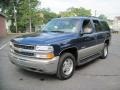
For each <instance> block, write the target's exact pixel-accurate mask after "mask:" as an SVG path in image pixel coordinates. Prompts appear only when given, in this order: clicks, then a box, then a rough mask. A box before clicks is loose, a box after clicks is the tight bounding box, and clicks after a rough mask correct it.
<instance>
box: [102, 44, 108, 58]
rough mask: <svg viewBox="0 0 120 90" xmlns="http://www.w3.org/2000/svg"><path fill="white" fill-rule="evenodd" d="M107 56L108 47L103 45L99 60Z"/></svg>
mask: <svg viewBox="0 0 120 90" xmlns="http://www.w3.org/2000/svg"><path fill="white" fill-rule="evenodd" d="M107 56H108V45H107V44H105V45H104V48H103V51H102V55H101V58H102V59H105V58H106V57H107Z"/></svg>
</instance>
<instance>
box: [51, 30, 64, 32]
mask: <svg viewBox="0 0 120 90" xmlns="http://www.w3.org/2000/svg"><path fill="white" fill-rule="evenodd" d="M50 32H59V33H64V31H57V30H56V31H50Z"/></svg>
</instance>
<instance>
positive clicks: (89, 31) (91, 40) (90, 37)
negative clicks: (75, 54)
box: [79, 19, 96, 60]
mask: <svg viewBox="0 0 120 90" xmlns="http://www.w3.org/2000/svg"><path fill="white" fill-rule="evenodd" d="M81 32H82V34H81V36H80V39H81V41H82V42H81V43H82V47H81V48H80V50H79V60H83V59H86V58H88V57H90V56H92V55H94V54H95V53H96V35H95V34H94V29H93V25H92V23H91V20H90V19H86V20H83V23H82V30H81ZM81 43H80V44H81Z"/></svg>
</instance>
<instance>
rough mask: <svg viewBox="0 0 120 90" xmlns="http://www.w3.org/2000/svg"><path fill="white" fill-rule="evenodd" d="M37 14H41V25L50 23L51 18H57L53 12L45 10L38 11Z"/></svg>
mask: <svg viewBox="0 0 120 90" xmlns="http://www.w3.org/2000/svg"><path fill="white" fill-rule="evenodd" d="M39 14H41V16H42V19H41V20H42V23H44V24H45V23H47V22H48V21H50V20H51V19H52V18H57V17H58V15H57V14H56V13H54V12H51V11H50V9H49V8H48V9H45V8H43V9H42V10H40V11H39Z"/></svg>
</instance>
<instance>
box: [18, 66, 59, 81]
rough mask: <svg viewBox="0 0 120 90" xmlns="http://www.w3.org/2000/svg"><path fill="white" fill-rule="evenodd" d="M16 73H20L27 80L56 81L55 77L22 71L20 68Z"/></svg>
mask: <svg viewBox="0 0 120 90" xmlns="http://www.w3.org/2000/svg"><path fill="white" fill-rule="evenodd" d="M18 72H20V73H22V74H23V75H24V76H26V77H28V78H33V79H39V80H40V81H45V80H47V81H49V80H50V81H51V80H57V77H56V75H51V74H43V73H37V72H32V71H28V70H24V69H21V68H18Z"/></svg>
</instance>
